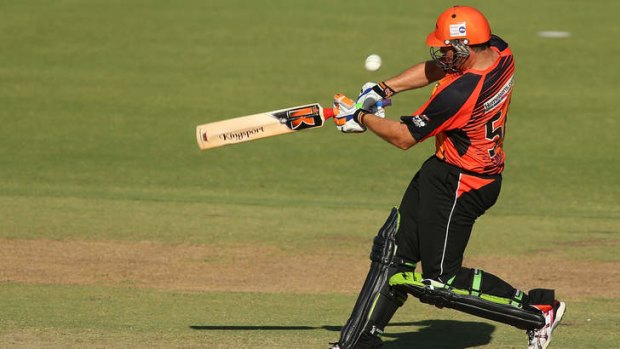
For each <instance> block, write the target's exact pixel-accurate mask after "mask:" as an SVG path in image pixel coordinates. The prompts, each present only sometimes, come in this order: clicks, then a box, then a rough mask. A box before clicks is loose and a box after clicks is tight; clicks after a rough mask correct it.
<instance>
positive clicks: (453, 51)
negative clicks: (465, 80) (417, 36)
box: [430, 40, 469, 73]
mask: <svg viewBox="0 0 620 349" xmlns="http://www.w3.org/2000/svg"><path fill="white" fill-rule="evenodd" d="M430 52H431V57H432V58H433V60H434V61H435V64H437V66H438V67H440V68H441V69H443V71H445V72H446V73H457V72H459V68H460V67H461V66H462V65H463V63H465V61H466V60H467V58H469V48H468V47H467V40H463V41H460V40H452V41H450V42H449V46H442V47H431V48H430Z"/></svg>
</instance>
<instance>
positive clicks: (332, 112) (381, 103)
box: [323, 98, 392, 120]
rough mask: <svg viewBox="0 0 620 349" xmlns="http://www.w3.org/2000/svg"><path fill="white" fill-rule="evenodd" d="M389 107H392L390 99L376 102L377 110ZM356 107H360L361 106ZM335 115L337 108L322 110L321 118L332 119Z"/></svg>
mask: <svg viewBox="0 0 620 349" xmlns="http://www.w3.org/2000/svg"><path fill="white" fill-rule="evenodd" d="M390 105H392V100H391V99H390V98H386V99H383V100H380V101H378V102H377V107H379V108H385V107H389V106H390ZM358 107H361V105H360V106H358ZM336 115H338V108H324V109H323V117H324V118H325V120H327V119H329V118H333V117H334V116H336Z"/></svg>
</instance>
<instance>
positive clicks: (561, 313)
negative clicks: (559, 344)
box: [542, 302, 566, 349]
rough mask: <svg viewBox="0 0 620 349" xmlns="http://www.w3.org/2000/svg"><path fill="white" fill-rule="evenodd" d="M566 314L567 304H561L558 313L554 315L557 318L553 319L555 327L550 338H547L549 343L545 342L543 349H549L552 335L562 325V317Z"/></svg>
mask: <svg viewBox="0 0 620 349" xmlns="http://www.w3.org/2000/svg"><path fill="white" fill-rule="evenodd" d="M565 312H566V303H564V302H560V306H559V307H558V310H557V312H556V313H555V314H554V316H555V318H554V319H553V325H551V332H549V338H547V342H545V344H544V345H543V347H542V349H547V347H548V346H549V343H551V335H552V334H553V331H554V330H555V328H556V327H558V325H559V324H560V321H562V317H563V316H564V313H565Z"/></svg>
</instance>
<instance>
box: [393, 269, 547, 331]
mask: <svg viewBox="0 0 620 349" xmlns="http://www.w3.org/2000/svg"><path fill="white" fill-rule="evenodd" d="M389 283H390V286H392V287H394V288H397V289H401V290H403V291H405V292H407V293H409V294H411V295H412V296H414V297H416V298H418V299H420V301H421V302H422V303H427V304H432V305H435V306H436V307H438V308H444V307H445V308H449V309H454V310H459V311H462V312H464V313H467V314H470V315H474V316H479V317H482V318H485V319H488V320H493V321H497V322H501V323H504V324H508V325H511V326H514V327H517V328H520V329H523V330H529V329H538V328H542V327H543V326H544V325H545V318H544V316H543V315H542V313H541V312H540V311H539V310H538V309H536V308H534V307H531V306H529V305H523V306H515V305H510V304H503V303H498V302H493V301H490V300H487V299H484V296H471V295H469V294H464V293H465V292H462V290H458V289H451V288H449V286H447V285H445V284H442V283H440V282H437V281H434V280H423V279H422V276H421V274H419V273H399V274H396V275H394V276H393V277H392V278H390V281H389Z"/></svg>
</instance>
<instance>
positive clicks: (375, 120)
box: [363, 114, 416, 149]
mask: <svg viewBox="0 0 620 349" xmlns="http://www.w3.org/2000/svg"><path fill="white" fill-rule="evenodd" d="M363 122H364V125H365V126H366V127H367V128H368V129H369V130H371V131H372V132H374V133H375V134H376V135H377V136H379V137H381V138H383V139H384V140H386V141H387V142H388V143H390V144H392V145H394V146H396V147H397V148H400V149H409V148H411V147H412V146H413V145H415V144H416V140H415V138H413V136H412V135H411V133H410V132H409V129H408V128H407V126H405V125H403V124H402V123H400V122H398V121H395V120H390V119H383V118H380V117H378V116H376V115H373V114H366V115H364V118H363Z"/></svg>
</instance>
